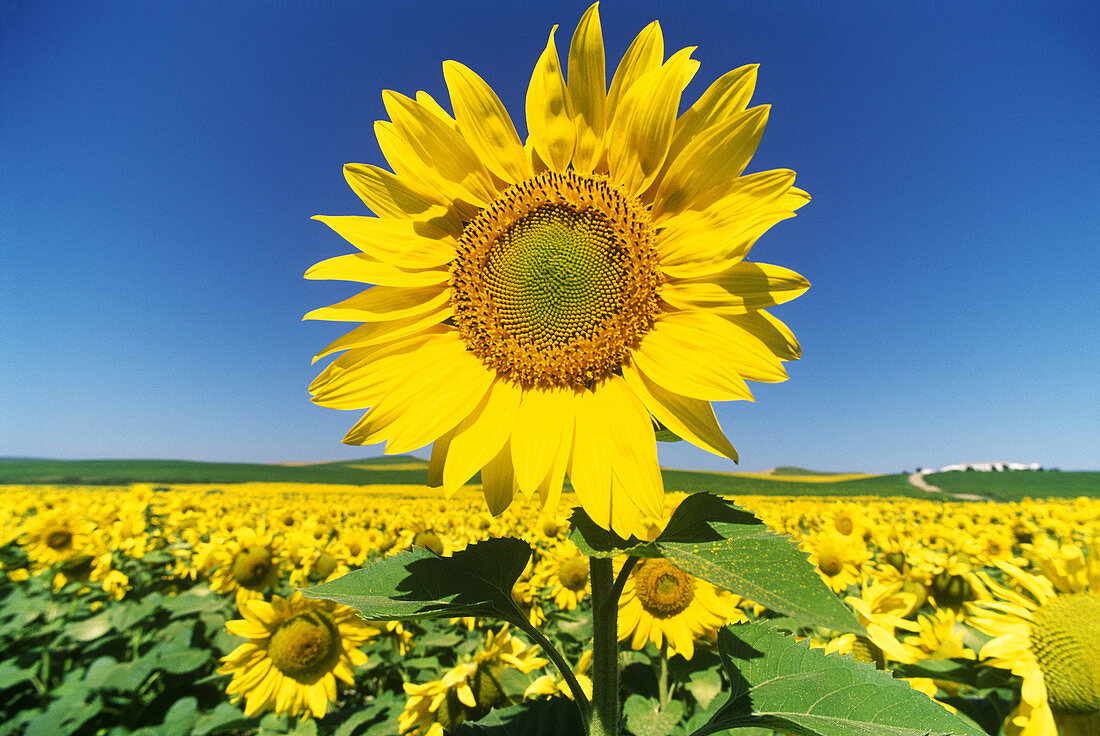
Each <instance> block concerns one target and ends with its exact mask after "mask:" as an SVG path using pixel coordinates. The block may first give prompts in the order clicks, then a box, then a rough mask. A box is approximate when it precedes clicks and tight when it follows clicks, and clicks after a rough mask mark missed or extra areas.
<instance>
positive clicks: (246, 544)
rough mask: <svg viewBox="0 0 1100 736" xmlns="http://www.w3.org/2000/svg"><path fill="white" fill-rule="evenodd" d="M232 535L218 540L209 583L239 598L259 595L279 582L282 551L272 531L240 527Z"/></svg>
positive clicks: (221, 591)
mask: <svg viewBox="0 0 1100 736" xmlns="http://www.w3.org/2000/svg"><path fill="white" fill-rule="evenodd" d="M232 534H233V536H232V537H231V538H229V539H225V540H220V541H218V542H216V543H215V544H216V546H215V547H214V551H213V553H212V554H213V557H214V559H213V562H212V565H213V570H212V571H211V573H210V587H211V588H213V589H214V591H215V592H217V593H235V594H236V597H237V598H238V600H240V599H243V598H260V597H262V596H263V592H264V591H265V590H267V589H268V588H271V587H274V586H275V584H276V583H277V582H279V575H280V571H281V568H282V561H283V555H282V550H281V549H280V547H279V544H278V543H277V542H276V540H275V536H274V535H273V534H263V533H260V532H256V531H255V530H253V529H251V528H249V527H237V528H236V529H235V530H234V531H233V532H232Z"/></svg>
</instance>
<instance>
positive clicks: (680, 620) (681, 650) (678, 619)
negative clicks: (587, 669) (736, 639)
mask: <svg viewBox="0 0 1100 736" xmlns="http://www.w3.org/2000/svg"><path fill="white" fill-rule="evenodd" d="M743 620H744V614H743V613H741V611H740V610H739V609H738V608H737V607H736V606H735V605H734V602H733V599H732V598H731V597H730V596H728V595H727V594H725V593H724V592H723V591H720V590H719V589H718V588H716V587H714V586H713V585H711V584H710V583H708V582H707V581H705V580H701V579H699V578H696V577H694V576H693V575H689V574H688V573H686V572H684V571H683V570H681V569H679V568H678V567H675V566H674V565H673V564H672V563H671V562H669V561H668V560H664V559H644V560H639V561H638V564H637V565H635V566H634V569H633V570H631V571H630V575H629V576H628V577H627V579H626V584H625V585H624V586H623V592H622V595H621V596H620V597H619V640H620V641H626V640H628V639H629V640H630V646H631V648H632V649H638V650H640V649H644V648H645V646H646V643H647V642H652V643H653V644H654V646H656V647H658V648H659V649H661V650H662V651H664V650H665V649H666V648H667V650H668V653H669V656H672V655H674V654H680V655H682V656H683V657H684V659H691V658H692V656H693V655H694V654H695V640H696V639H697V638H700V637H704V636H706V635H707V634H708V633H709V632H712V631H715V630H717V629H719V628H721V627H722V626H724V625H726V624H727V623H731V622H736V621H743Z"/></svg>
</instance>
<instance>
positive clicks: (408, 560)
mask: <svg viewBox="0 0 1100 736" xmlns="http://www.w3.org/2000/svg"><path fill="white" fill-rule="evenodd" d="M530 557H531V547H530V546H529V545H528V544H527V543H526V542H524V541H523V540H520V539H513V538H511V537H505V538H502V539H487V540H485V541H482V542H478V543H477V544H472V545H470V546H469V547H467V548H466V549H464V550H461V551H459V552H455V553H454V555H452V556H451V557H439V556H438V555H436V554H435V553H433V552H429V551H428V550H426V549H424V548H422V547H413V548H412V549H410V550H408V551H406V552H402V553H400V554H397V555H394V556H392V557H387V558H385V559H382V560H378V561H376V562H372V563H369V564H367V565H366V566H364V567H361V568H359V569H358V570H355V571H353V572H350V573H348V574H347V575H344V576H343V577H340V578H337V579H336V580H330V581H329V582H327V583H322V584H320V585H317V586H315V587H312V588H306V589H304V590H303V591H302V594H303V595H305V596H306V597H308V598H324V599H327V600H331V601H336V602H337V603H342V604H344V605H346V606H351V607H352V608H354V609H355V610H357V611H359V613H360V615H361V616H362V617H363V618H365V619H367V620H368V621H388V620H393V619H423V618H440V617H452V616H485V617H491V618H499V619H503V620H505V621H512V622H516V621H519V620H522V619H523V614H522V613H521V612H520V611H519V609H518V608H517V607H516V604H515V603H514V602H513V601H512V586H513V585H514V584H515V582H516V580H518V579H519V576H520V575H521V574H522V573H523V568H524V567H525V566H526V565H527V560H528V559H529V558H530Z"/></svg>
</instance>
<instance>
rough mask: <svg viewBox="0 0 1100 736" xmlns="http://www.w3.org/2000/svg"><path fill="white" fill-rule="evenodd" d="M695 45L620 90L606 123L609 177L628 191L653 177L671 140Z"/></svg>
mask: <svg viewBox="0 0 1100 736" xmlns="http://www.w3.org/2000/svg"><path fill="white" fill-rule="evenodd" d="M692 51H694V48H686V49H683V50H681V51H678V52H676V53H675V54H673V55H672V57H671V58H670V59H669V60H668V62H667V63H665V64H664V65H663V66H661V67H660V68H658V69H651V70H650V71H648V72H646V73H645V74H643V75H642V76H641V77H639V78H638V80H637V81H635V82H634V84H632V85H631V87H630V89H629V90H627V91H626V93H625V94H624V95H623V98H622V100H621V101H620V102H619V104H618V106H617V107H616V109H615V117H614V118H612V119H611V124H610V125H609V126H608V133H607V135H608V151H607V163H608V168H609V173H610V175H611V178H612V179H613V180H615V181H616V182H618V183H619V184H620V185H621V186H622V187H623V189H624V190H625V191H626V193H627V194H633V195H637V194H641V193H642V192H643V191H645V190H646V189H647V188H648V187H649V185H650V184H652V183H653V181H654V180H655V179H656V178H657V174H659V173H660V171H661V167H662V165H663V164H664V162H665V156H666V155H667V154H668V146H669V144H670V143H671V142H672V130H673V125H674V124H675V123H676V113H677V111H678V110H679V106H680V94H681V93H682V92H683V89H684V86H685V84H686V80H687V79H690V77H691V75H693V74H694V73H695V70H696V69H698V67H699V63H698V62H697V61H695V60H693V59H691V58H690V55H691V52H692Z"/></svg>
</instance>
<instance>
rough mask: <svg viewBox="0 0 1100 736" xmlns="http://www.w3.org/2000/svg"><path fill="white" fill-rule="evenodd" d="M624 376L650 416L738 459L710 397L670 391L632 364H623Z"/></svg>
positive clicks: (692, 440) (711, 449)
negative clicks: (702, 398)
mask: <svg viewBox="0 0 1100 736" xmlns="http://www.w3.org/2000/svg"><path fill="white" fill-rule="evenodd" d="M623 379H624V380H625V381H626V383H627V385H628V386H630V389H631V390H632V391H633V392H634V393H635V394H637V395H638V396H639V397H640V398H641V399H642V403H644V404H645V405H646V408H647V409H649V411H651V412H652V413H653V416H655V417H657V419H658V421H660V422H661V424H663V425H665V426H666V427H668V428H669V429H670V430H672V432H674V433H675V434H676V435H677V436H679V437H682V438H683V439H685V440H687V441H688V442H690V443H692V444H693V445H696V446H697V447H701V448H703V449H704V450H707V451H708V452H713V453H714V454H715V455H721V456H723V457H728V458H729V459H730V460H733V461H734V462H737V450H736V449H734V447H733V445H732V444H730V441H729V440H728V439H726V435H725V434H724V433H723V432H722V428H721V427H720V426H718V418H717V417H716V416H714V408H713V407H712V406H711V405H710V402H709V401H701V400H699V399H693V398H690V397H688V396H681V395H680V394H677V393H673V392H672V391H669V390H667V389H665V388H663V387H661V386H659V385H658V384H656V383H654V382H652V381H650V380H649V379H648V378H646V377H645V376H644V375H643V374H642V373H641V372H640V371H638V370H637V369H635V368H634V366H631V365H624V366H623Z"/></svg>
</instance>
